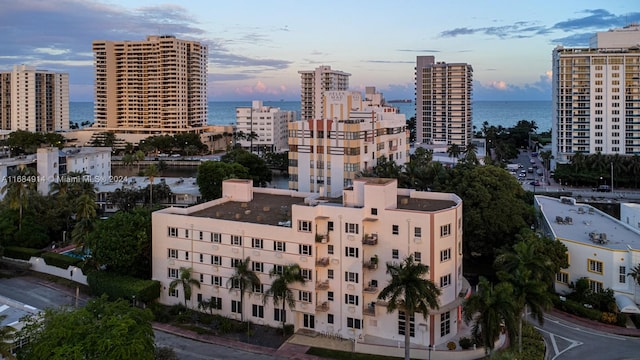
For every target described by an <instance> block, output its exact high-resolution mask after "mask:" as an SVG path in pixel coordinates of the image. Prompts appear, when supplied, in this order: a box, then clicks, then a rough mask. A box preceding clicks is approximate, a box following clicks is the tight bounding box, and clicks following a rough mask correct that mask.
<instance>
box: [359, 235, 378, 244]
mask: <svg viewBox="0 0 640 360" xmlns="http://www.w3.org/2000/svg"><path fill="white" fill-rule="evenodd" d="M362 244H363V245H378V234H365V235H364V236H363V237H362Z"/></svg>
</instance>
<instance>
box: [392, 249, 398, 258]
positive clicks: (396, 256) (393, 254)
mask: <svg viewBox="0 0 640 360" xmlns="http://www.w3.org/2000/svg"><path fill="white" fill-rule="evenodd" d="M391 257H392V258H393V259H398V258H399V254H398V249H392V250H391Z"/></svg>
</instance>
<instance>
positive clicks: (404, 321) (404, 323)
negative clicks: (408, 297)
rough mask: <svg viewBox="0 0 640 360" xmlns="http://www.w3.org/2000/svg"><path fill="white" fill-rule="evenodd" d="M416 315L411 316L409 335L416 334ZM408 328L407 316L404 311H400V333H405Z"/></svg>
mask: <svg viewBox="0 0 640 360" xmlns="http://www.w3.org/2000/svg"><path fill="white" fill-rule="evenodd" d="M415 322H416V319H415V316H413V315H411V317H409V336H416V324H415ZM406 329H407V316H406V314H405V312H404V311H398V334H399V335H404V334H405V331H406Z"/></svg>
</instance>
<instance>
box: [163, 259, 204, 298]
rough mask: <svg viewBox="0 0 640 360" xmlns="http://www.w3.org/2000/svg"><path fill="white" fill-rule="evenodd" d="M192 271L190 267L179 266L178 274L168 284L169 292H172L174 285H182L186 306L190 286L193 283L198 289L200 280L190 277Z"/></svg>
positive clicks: (189, 296) (189, 295) (190, 290)
mask: <svg viewBox="0 0 640 360" xmlns="http://www.w3.org/2000/svg"><path fill="white" fill-rule="evenodd" d="M192 272H193V269H192V268H186V267H180V276H179V277H178V278H177V279H175V280H173V281H172V282H171V283H170V284H169V292H173V291H174V290H175V289H176V287H178V286H182V291H184V306H185V307H187V301H188V300H191V293H192V289H191V286H192V285H195V286H196V287H197V288H198V289H199V288H200V282H199V281H197V280H195V279H192V278H191V273H192Z"/></svg>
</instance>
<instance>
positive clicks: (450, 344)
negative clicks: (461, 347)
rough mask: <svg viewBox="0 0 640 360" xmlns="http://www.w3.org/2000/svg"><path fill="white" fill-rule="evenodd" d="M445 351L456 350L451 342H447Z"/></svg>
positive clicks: (454, 344)
mask: <svg viewBox="0 0 640 360" xmlns="http://www.w3.org/2000/svg"><path fill="white" fill-rule="evenodd" d="M447 349H449V350H455V349H456V343H454V342H453V341H449V342H448V343H447Z"/></svg>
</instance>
